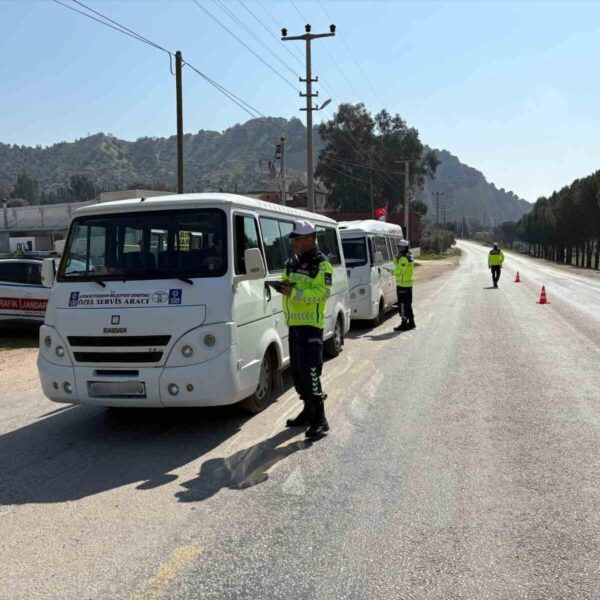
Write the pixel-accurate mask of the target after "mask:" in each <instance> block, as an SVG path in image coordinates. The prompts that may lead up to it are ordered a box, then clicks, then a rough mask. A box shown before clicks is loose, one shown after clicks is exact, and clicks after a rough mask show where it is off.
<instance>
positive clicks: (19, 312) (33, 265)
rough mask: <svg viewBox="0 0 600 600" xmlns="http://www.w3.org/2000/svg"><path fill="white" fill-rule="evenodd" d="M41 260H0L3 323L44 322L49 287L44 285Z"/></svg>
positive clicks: (0, 311) (1, 316) (0, 318)
mask: <svg viewBox="0 0 600 600" xmlns="http://www.w3.org/2000/svg"><path fill="white" fill-rule="evenodd" d="M41 273H42V261H41V260H35V259H27V258H5V259H0V322H1V323H8V322H11V323H13V322H14V323H27V322H29V323H43V322H44V315H45V313H46V305H47V303H48V298H49V296H50V290H49V289H48V288H46V287H44V286H43V285H42V280H41Z"/></svg>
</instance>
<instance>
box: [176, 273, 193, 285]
mask: <svg viewBox="0 0 600 600" xmlns="http://www.w3.org/2000/svg"><path fill="white" fill-rule="evenodd" d="M173 277H174V278H175V279H179V281H183V282H184V283H189V284H190V285H194V282H193V281H192V280H191V279H189V278H187V277H184V276H183V275H173Z"/></svg>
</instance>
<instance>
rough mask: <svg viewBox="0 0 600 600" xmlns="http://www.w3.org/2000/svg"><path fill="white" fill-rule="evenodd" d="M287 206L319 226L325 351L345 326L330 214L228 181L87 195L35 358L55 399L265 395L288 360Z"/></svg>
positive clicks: (223, 400) (218, 401)
mask: <svg viewBox="0 0 600 600" xmlns="http://www.w3.org/2000/svg"><path fill="white" fill-rule="evenodd" d="M296 219H306V220H309V221H311V222H312V223H313V224H314V225H315V226H316V228H317V236H318V242H319V246H320V249H321V251H322V252H323V253H324V254H325V255H326V256H328V258H329V260H330V262H331V263H332V265H333V267H334V276H333V287H332V294H331V297H330V299H329V302H328V304H327V315H326V316H327V319H326V325H325V331H324V338H325V340H326V342H325V351H326V353H327V354H329V355H336V354H338V353H339V352H340V350H341V346H342V344H343V340H344V334H345V333H346V332H347V331H348V328H349V326H350V309H349V301H348V282H347V278H346V268H345V265H344V259H343V253H342V251H341V241H340V236H339V233H338V230H337V224H336V222H335V221H333V220H331V219H328V218H326V217H323V216H320V215H317V214H313V213H309V212H305V211H301V210H296V209H293V208H287V207H283V206H278V205H276V204H271V203H269V202H263V201H260V200H253V199H251V198H246V197H244V196H238V195H233V194H207V193H203V194H182V195H176V196H163V197H152V198H138V199H132V200H123V201H117V202H107V203H102V204H94V205H92V206H86V207H84V208H81V209H79V210H78V211H76V212H75V213H74V217H73V220H72V222H71V225H70V228H69V234H68V238H67V241H66V244H65V248H64V252H63V255H62V258H61V262H60V265H59V267H58V272H57V273H56V274H54V263H53V262H52V260H51V259H47V260H45V261H44V265H43V268H42V281H43V283H44V285H46V286H52V291H51V294H50V299H49V302H48V308H47V311H46V320H45V324H44V325H43V326H42V327H41V329H40V351H39V356H38V369H39V374H40V378H41V382H42V387H43V390H44V393H45V395H46V396H47V397H48V398H50V399H51V400H54V401H55V402H68V403H74V404H78V403H79V404H95V405H101V406H142V407H150V406H164V407H169V406H216V405H224V404H233V403H236V402H241V403H242V406H243V407H244V408H245V409H246V410H248V411H250V412H258V411H260V410H262V409H263V408H264V407H265V406H267V404H268V403H269V401H270V400H271V398H272V392H273V390H274V388H275V387H276V384H277V382H278V381H279V376H280V374H281V371H282V370H283V369H284V368H285V367H286V366H287V365H288V364H289V351H288V328H287V326H286V324H285V317H284V314H283V312H282V296H281V295H280V294H279V293H278V292H276V291H275V290H273V289H271V288H270V287H269V286H267V285H266V283H265V282H266V281H267V280H275V279H278V278H279V277H280V275H281V273H282V271H283V269H284V265H285V262H286V260H287V258H288V257H289V256H291V252H292V248H291V244H290V241H289V239H288V234H289V233H290V232H291V231H292V228H293V222H294V220H296Z"/></svg>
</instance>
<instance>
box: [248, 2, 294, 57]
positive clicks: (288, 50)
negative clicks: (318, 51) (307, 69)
mask: <svg viewBox="0 0 600 600" xmlns="http://www.w3.org/2000/svg"><path fill="white" fill-rule="evenodd" d="M238 2H239V3H240V4H241V5H242V7H243V8H244V10H246V11H247V12H248V13H249V14H250V16H251V17H252V18H253V19H254V20H255V21H256V22H257V23H258V24H259V25H260V26H261V27H262V28H263V29H264V30H265V31H266V32H267V33H268V34H269V35H270V36H271V37H272V38H273V39H274V40H275V41H276V42H277V43H278V44H280V45H281V47H282V48H283V49H284V50H285V51H286V52H287V53H288V54H289V55H290V56H291V57H292V58H293V59H294V60H295V61H296V62H297V63H298V64H299V65H300V66H304V63H303V62H302V59H301V58H300V57H299V56H298V54H294V53H293V52H292V51H291V50H290V46H289V45H288V44H284V43H283V42H282V41H281V38H279V37H278V36H276V35H275V34H274V33H273V32H272V31H271V30H270V29H269V28H268V27H267V26H266V25H265V24H264V23H263V22H262V21H261V20H260V19H259V18H258V17H257V16H256V15H255V14H254V12H253V11H252V10H251V9H250V8H248V7H247V6H246V5H245V4H244V1H243V0H238ZM261 8H262V7H261ZM263 10H265V9H264V8H263ZM267 14H269V13H267ZM269 16H270V17H271V19H273V17H272V16H271V15H270V14H269ZM273 20H274V21H275V19H273ZM275 25H277V21H275ZM277 26H278V25H277ZM278 27H279V26H278ZM280 29H281V28H280Z"/></svg>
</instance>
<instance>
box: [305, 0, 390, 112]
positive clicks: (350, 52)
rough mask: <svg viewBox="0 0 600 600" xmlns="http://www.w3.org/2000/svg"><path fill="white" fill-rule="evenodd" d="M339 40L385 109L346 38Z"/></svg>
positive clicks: (325, 11) (320, 4)
mask: <svg viewBox="0 0 600 600" xmlns="http://www.w3.org/2000/svg"><path fill="white" fill-rule="evenodd" d="M317 1H318V3H319V6H320V7H321V9H322V10H323V12H324V13H325V16H326V17H327V18H328V19H329V20H330V21H331V20H332V19H331V16H330V15H329V13H328V12H327V10H326V9H325V7H324V6H323V3H322V2H321V0H317ZM340 38H341V40H342V44H344V46H346V50H348V53H349V54H350V56H351V57H352V59H353V60H354V62H355V64H356V66H357V67H358V69H359V70H360V72H361V73H362V75H363V77H364V78H365V81H366V82H367V84H368V85H369V87H370V88H371V91H372V92H373V94H374V96H375V98H377V100H378V101H379V103H380V104H381V108H385V104H384V103H383V101H382V100H381V96H380V95H379V94H378V93H377V90H376V89H375V88H374V87H373V84H372V83H371V80H370V79H369V77H368V76H367V74H366V72H365V71H364V70H363V68H362V65H361V64H360V63H359V62H358V59H357V58H356V55H355V54H354V52H353V50H352V48H351V47H350V46H349V45H348V44H347V43H346V38H345V37H344V36H343V35H342V34H340Z"/></svg>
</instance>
